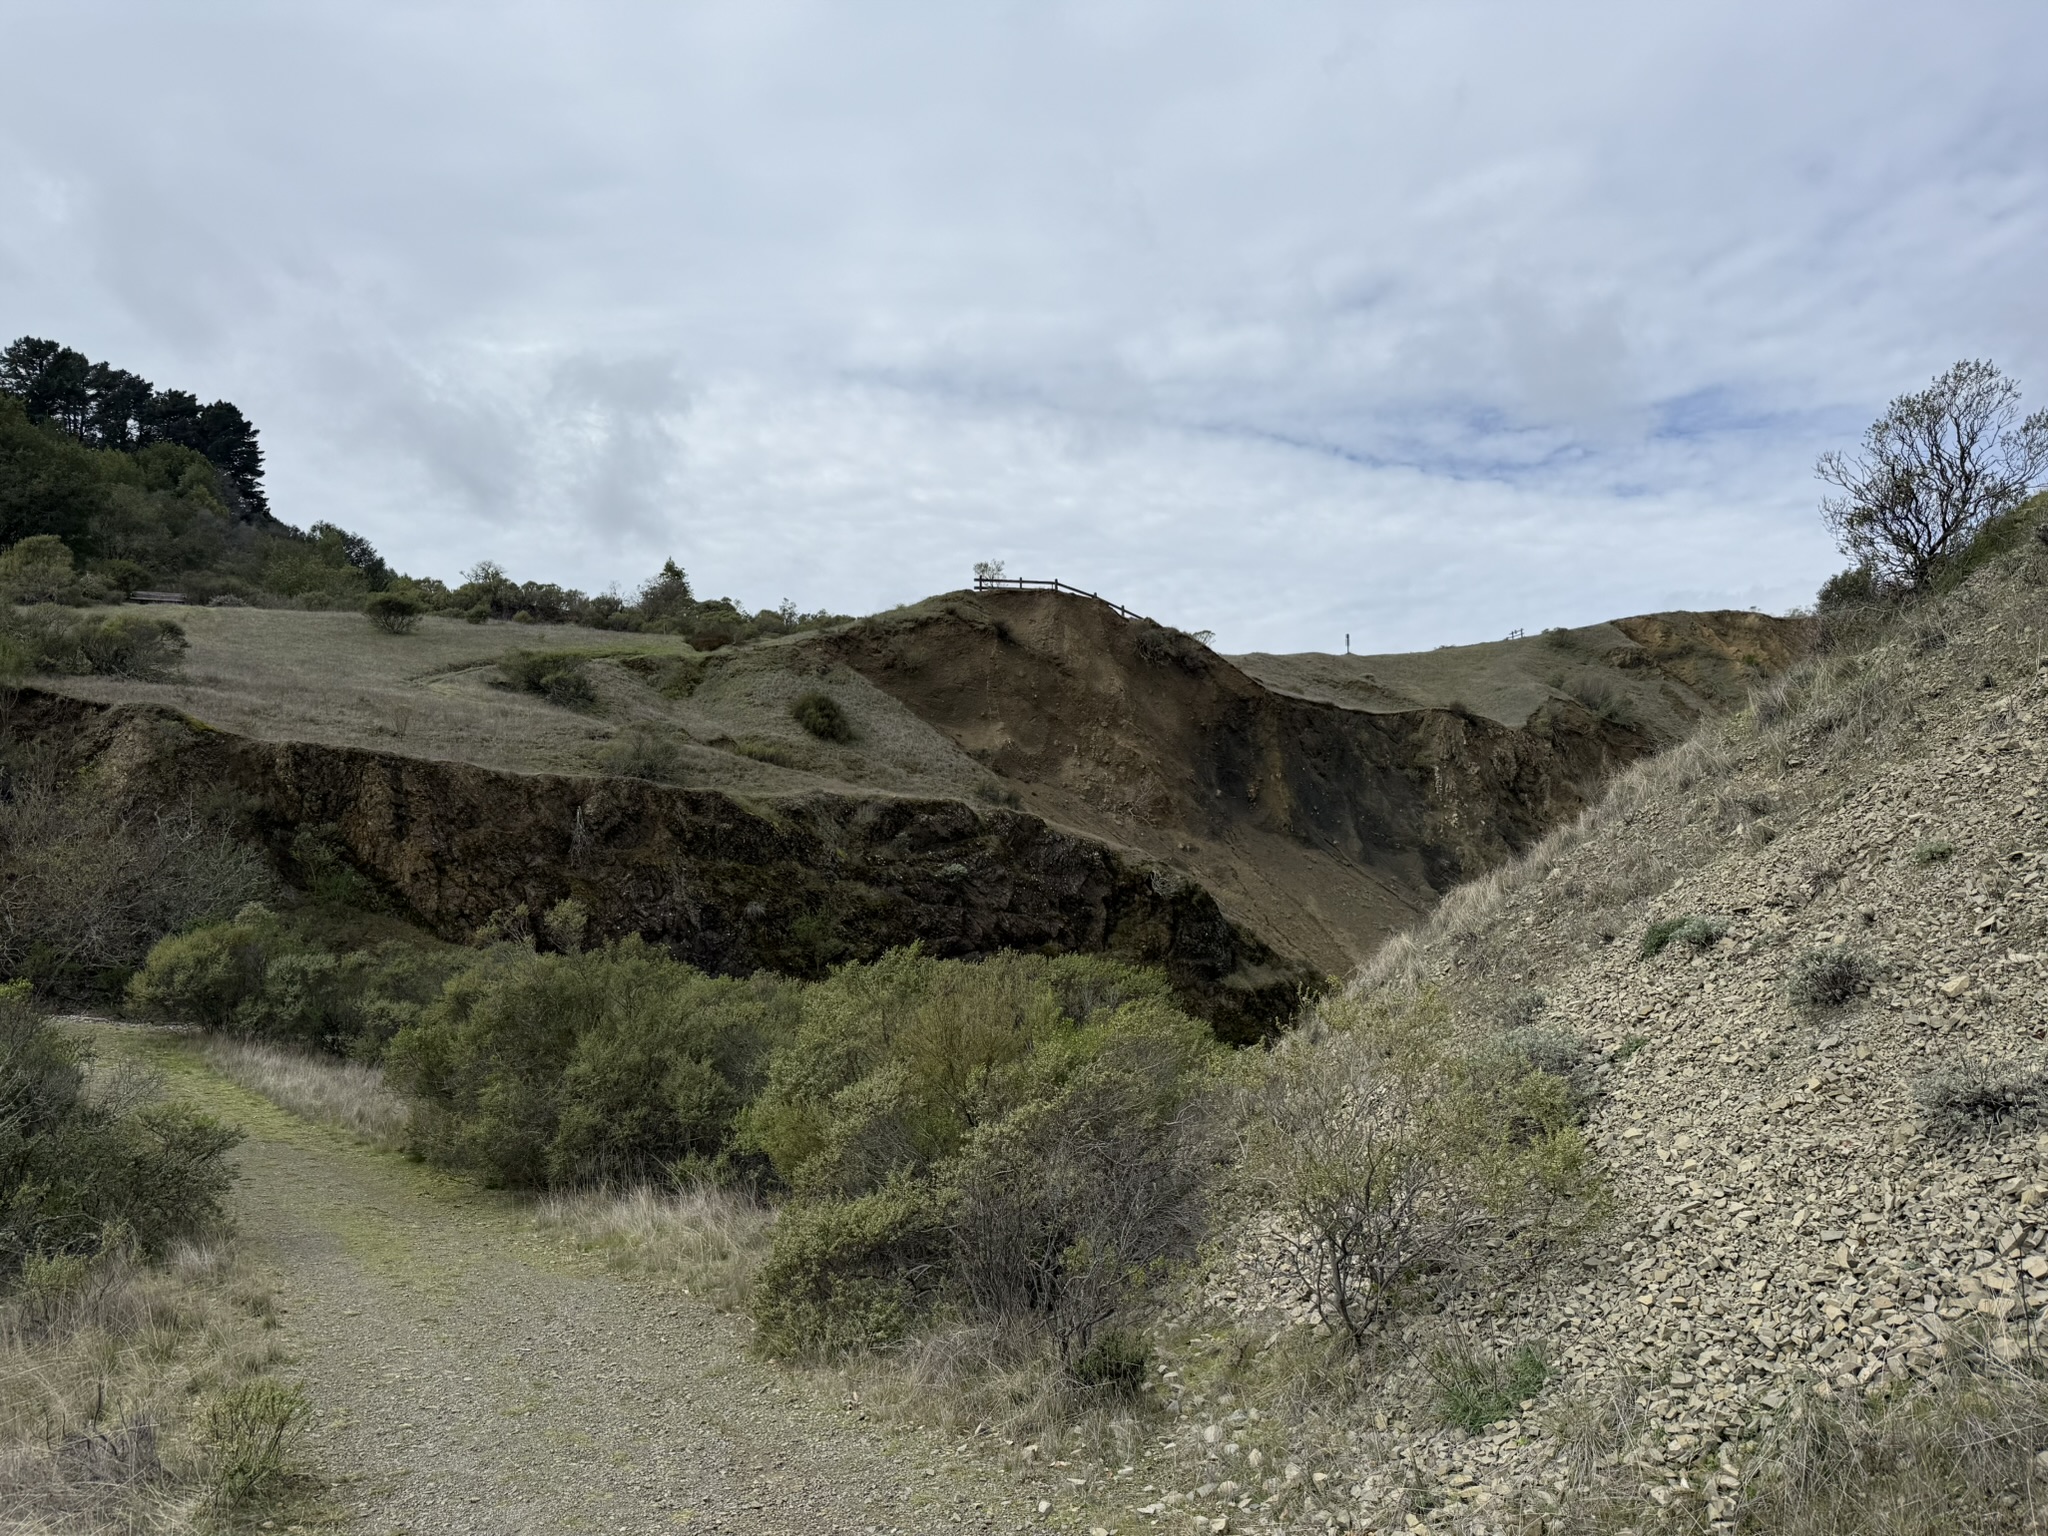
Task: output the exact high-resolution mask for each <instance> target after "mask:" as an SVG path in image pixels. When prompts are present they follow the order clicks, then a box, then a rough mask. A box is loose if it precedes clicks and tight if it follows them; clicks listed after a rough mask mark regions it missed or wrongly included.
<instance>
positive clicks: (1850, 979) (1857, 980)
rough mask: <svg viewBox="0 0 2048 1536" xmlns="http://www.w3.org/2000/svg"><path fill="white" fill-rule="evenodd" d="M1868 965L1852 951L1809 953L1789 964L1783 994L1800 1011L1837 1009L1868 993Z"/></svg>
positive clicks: (1869, 968) (1810, 950)
mask: <svg viewBox="0 0 2048 1536" xmlns="http://www.w3.org/2000/svg"><path fill="white" fill-rule="evenodd" d="M1874 979H1875V976H1874V972H1873V971H1872V968H1871V964H1870V962H1869V961H1868V960H1866V959H1865V958H1864V957H1863V956H1861V955H1859V954H1857V953H1855V952H1854V951H1853V950H1847V949H1839V948H1828V949H1809V950H1807V951H1806V952H1805V953H1803V954H1801V955H1800V956H1799V957H1798V958H1797V959H1795V960H1794V961H1793V962H1792V971H1791V974H1790V975H1789V976H1787V977H1786V981H1785V986H1786V991H1787V992H1788V993H1789V994H1790V996H1791V998H1792V1001H1793V1002H1794V1003H1796V1004H1798V1005H1799V1006H1800V1007H1802V1008H1839V1007H1841V1006H1842V1005H1843V1004H1844V1003H1847V1002H1851V1001H1853V1000H1854V999H1855V998H1856V997H1857V996H1859V995H1860V994H1862V993H1864V992H1867V991H1869V990H1870V984H1871V982H1872V981H1873V980H1874Z"/></svg>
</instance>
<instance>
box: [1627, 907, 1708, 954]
mask: <svg viewBox="0 0 2048 1536" xmlns="http://www.w3.org/2000/svg"><path fill="white" fill-rule="evenodd" d="M1727 931H1728V924H1727V923H1726V922H1725V921H1724V920H1722V919H1721V918H1718V917H1697V916H1691V917H1665V918H1659V919H1658V920H1657V921H1656V922H1654V923H1652V924H1650V926H1649V927H1648V928H1646V929H1644V930H1643V943H1642V950H1641V953H1642V957H1643V958H1644V959H1645V960H1649V959H1653V958H1654V957H1656V956H1658V955H1661V954H1662V953H1664V951H1665V949H1667V948H1668V947H1669V946H1670V945H1672V944H1686V945H1690V946H1691V947H1692V948H1694V949H1705V948H1706V947H1707V946H1708V945H1709V944H1713V943H1715V942H1717V941H1718V940H1719V939H1720V938H1721V936H1722V935H1723V934H1725V933H1726V932H1727Z"/></svg>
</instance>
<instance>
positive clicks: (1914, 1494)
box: [1521, 1338, 2048, 1536]
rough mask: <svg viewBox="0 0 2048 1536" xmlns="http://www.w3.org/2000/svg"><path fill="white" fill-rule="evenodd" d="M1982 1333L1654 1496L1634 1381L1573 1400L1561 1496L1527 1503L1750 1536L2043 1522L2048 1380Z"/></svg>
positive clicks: (1562, 1530) (1561, 1419)
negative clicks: (1909, 1375)
mask: <svg viewBox="0 0 2048 1536" xmlns="http://www.w3.org/2000/svg"><path fill="white" fill-rule="evenodd" d="M1982 1344H1983V1340H1981V1339H1969V1340H1965V1339H1962V1338H1958V1339H1955V1340H1952V1341H1951V1354H1950V1364H1949V1366H1948V1369H1947V1370H1946V1371H1945V1372H1944V1373H1943V1374H1942V1375H1940V1376H1938V1377H1936V1378H1935V1379H1934V1380H1932V1381H1930V1382H1926V1383H1920V1384H1915V1385H1913V1386H1911V1387H1909V1388H1906V1389H1903V1390H1899V1391H1895V1392H1892V1393H1889V1394H1885V1395H1882V1396H1879V1397H1876V1398H1873V1399H1868V1400H1864V1399H1847V1400H1845V1399H1842V1398H1831V1399H1823V1398H1820V1397H1815V1396H1806V1397H1803V1398H1802V1399H1801V1400H1800V1402H1799V1404H1798V1406H1797V1407H1796V1408H1795V1409H1794V1410H1793V1411H1792V1412H1791V1413H1790V1414H1789V1415H1788V1416H1787V1417H1786V1419H1785V1420H1784V1421H1783V1422H1781V1423H1780V1424H1779V1425H1778V1426H1777V1427H1776V1428H1774V1429H1773V1430H1772V1431H1771V1432H1770V1433H1769V1434H1767V1435H1766V1436H1765V1437H1764V1438H1762V1439H1761V1440H1759V1441H1757V1442H1755V1443H1753V1444H1745V1445H1744V1446H1742V1447H1741V1448H1740V1449H1738V1448H1736V1447H1734V1446H1724V1447H1723V1448H1722V1449H1721V1450H1720V1451H1719V1452H1717V1453H1715V1454H1713V1455H1712V1456H1711V1457H1704V1458H1702V1461H1701V1463H1700V1464H1699V1465H1698V1466H1697V1467H1694V1468H1692V1469H1691V1470H1690V1471H1689V1473H1688V1476H1687V1478H1686V1486H1685V1487H1684V1488H1682V1489H1677V1490H1674V1492H1675V1495H1676V1496H1675V1497H1673V1498H1672V1500H1671V1502H1670V1503H1669V1504H1667V1505H1665V1506H1662V1507H1658V1506H1654V1505H1651V1504H1649V1503H1648V1502H1647V1501H1646V1500H1645V1499H1644V1498H1643V1493H1642V1489H1641V1487H1640V1485H1639V1484H1638V1482H1637V1480H1636V1472H1637V1469H1636V1467H1635V1466H1634V1465H1633V1464H1632V1463H1633V1460H1634V1458H1633V1454H1632V1449H1633V1446H1634V1443H1635V1442H1636V1440H1637V1439H1638V1437H1639V1433H1640V1430H1641V1428H1642V1419H1641V1407H1640V1403H1639V1401H1638V1398H1637V1394H1636V1392H1635V1391H1634V1389H1633V1388H1631V1387H1629V1386H1627V1385H1623V1386H1619V1387H1617V1388H1615V1389H1614V1390H1613V1391H1612V1392H1611V1393H1610V1394H1608V1395H1607V1396H1604V1397H1602V1398H1600V1399H1597V1400H1585V1401H1579V1402H1575V1403H1572V1404H1569V1405H1566V1406H1565V1407H1564V1408H1562V1409H1560V1410H1559V1412H1558V1413H1557V1415H1556V1418H1555V1423H1554V1425H1553V1430H1554V1432H1555V1434H1556V1435H1557V1438H1558V1440H1559V1442H1560V1445H1561V1447H1562V1450H1563V1462H1564V1467H1565V1470H1566V1473H1567V1477H1568V1483H1567V1491H1566V1494H1565V1497H1564V1499H1563V1507H1562V1508H1561V1509H1559V1508H1556V1507H1555V1505H1554V1503H1552V1502H1551V1501H1548V1500H1543V1501H1541V1502H1540V1507H1536V1506H1532V1507H1530V1508H1526V1509H1524V1510H1523V1511H1521V1514H1522V1516H1523V1518H1524V1519H1527V1520H1531V1521H1537V1520H1540V1521H1541V1522H1542V1527H1541V1528H1542V1529H1544V1530H1546V1531H1549V1532H1553V1533H1556V1536H1649V1533H1651V1532H1660V1533H1661V1532H1684V1533H1694V1532H1697V1533H1702V1536H1704V1533H1706V1532H1709V1531H1733V1532H1740V1533H1754V1536H2008V1533H2009V1536H2022V1533H2034V1532H2038V1531H2040V1530H2041V1529H2042V1528H2043V1524H2044V1521H2048V1467H2044V1466H2043V1464H2042V1462H2041V1461H2040V1460H2039V1459H2038V1458H2039V1455H2040V1452H2041V1448H2042V1447H2043V1446H2044V1445H2048V1380H2044V1379H2043V1373H2042V1364H2041V1362H2038V1361H2034V1360H2025V1359H2022V1360H2018V1361H2002V1360H2001V1359H1999V1358H1998V1356H1997V1355H1996V1354H1995V1353H1994V1352H1992V1351H1991V1350H1989V1349H1986V1348H1983V1347H1981V1346H1982Z"/></svg>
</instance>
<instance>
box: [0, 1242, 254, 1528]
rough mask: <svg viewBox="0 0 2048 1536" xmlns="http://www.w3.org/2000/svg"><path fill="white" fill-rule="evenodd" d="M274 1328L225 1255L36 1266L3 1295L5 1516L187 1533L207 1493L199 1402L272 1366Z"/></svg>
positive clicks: (51, 1524)
mask: <svg viewBox="0 0 2048 1536" xmlns="http://www.w3.org/2000/svg"><path fill="white" fill-rule="evenodd" d="M272 1325H273V1319H272V1308H271V1300H270V1295H269V1292H268V1290H267V1288H265V1287H264V1286H263V1285H261V1284H260V1283H258V1282H257V1281H255V1280H254V1279H253V1278H252V1277H251V1276H249V1275H248V1274H246V1273H245V1272H244V1271H243V1270H242V1269H241V1267H240V1266H239V1264H238V1263H237V1261H236V1260H235V1258H234V1257H233V1255H232V1254H231V1253H230V1252H229V1251H228V1250H226V1249H225V1248H220V1247H197V1246H195V1247H187V1248H184V1249H181V1250H179V1251H178V1252H177V1253H175V1254H174V1255H173V1256H172V1258H171V1259H170V1261H169V1262H168V1263H166V1264H165V1265H163V1266H162V1267H160V1268H146V1267H143V1266H141V1265H139V1264H137V1263H135V1262H133V1261H132V1260H129V1259H127V1258H125V1257H122V1256H120V1255H111V1256H108V1257H105V1258H103V1259H101V1260H100V1261H99V1262H97V1263H95V1264H93V1265H92V1266H90V1267H85V1266H78V1265H64V1264H61V1263H60V1264H56V1265H47V1266H41V1267H39V1268H38V1269H37V1270H36V1271H35V1272H34V1273H32V1274H31V1275H30V1276H29V1277H28V1281H27V1283H26V1284H24V1285H23V1286H22V1287H21V1288H20V1289H18V1290H17V1291H16V1292H15V1293H14V1294H13V1295H12V1296H11V1297H9V1298H8V1300H7V1301H5V1302H4V1303H0V1511H4V1512H5V1514H4V1519H0V1524H4V1525H5V1528H6V1529H8V1530H10V1531H22V1532H44V1531H48V1532H53V1533H54V1532H59V1531H62V1532H67V1533H92V1536H102V1533H104V1536H114V1533H122V1536H127V1533H131V1532H133V1533H140V1532H144V1531H148V1532H165V1531H178V1530H185V1529H189V1528H191V1524H192V1522H193V1520H194V1519H195V1518H196V1517H197V1515H198V1513H199V1511H200V1510H201V1509H202V1508H203V1507H204V1506H205V1505H206V1504H208V1503H209V1502H210V1501H211V1499H212V1497H213V1493H214V1489H213V1487H212V1481H213V1472H214V1467H213V1465H212V1461H211V1459H210V1457H209V1456H208V1454H207V1451H206V1448H205V1447H204V1446H203V1444H202V1443H201V1440H200V1436H199V1425H200V1421H201V1419H202V1418H203V1406H204V1405H205V1404H206V1403H207V1402H209V1401H211V1400H213V1399H214V1398H217V1397H218V1396H219V1395H220V1394H222V1393H223V1392H226V1391H228V1390H230V1389H232V1388H233V1387H234V1386H235V1385H236V1384H238V1383H241V1382H245V1381H247V1380H249V1379H251V1378H253V1377H255V1376H256V1375H257V1374H258V1373H260V1372H262V1371H264V1370H266V1369H268V1368H269V1367H270V1366H272V1365H274V1364H275V1363H276V1362H277V1360H278V1358H279V1355H278V1351H277V1347H276V1345H275V1343H274V1340H273V1337H272V1335H271V1334H270V1333H269V1332H268V1329H269V1328H270V1327H271V1326H272Z"/></svg>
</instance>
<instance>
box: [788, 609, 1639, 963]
mask: <svg viewBox="0 0 2048 1536" xmlns="http://www.w3.org/2000/svg"><path fill="white" fill-rule="evenodd" d="M819 643H820V645H821V646H823V647H825V648H829V649H830V650H831V651H832V652H833V653H834V655H835V659H837V660H839V661H841V662H843V663H845V664H846V665H849V666H852V667H854V668H855V669H857V670H858V671H860V672H861V673H862V674H863V675H864V676H866V677H867V678H868V679H869V680H870V681H871V682H873V683H875V684H876V685H877V686H879V687H881V688H883V689H885V690H887V691H888V692H890V693H891V694H893V695H894V696H895V697H897V698H898V699H900V700H902V701H903V702H904V703H905V704H907V705H908V706H909V707H910V708H911V709H913V710H914V711H916V712H917V713H918V714H919V715H920V716H922V717H923V718H924V719H925V720H927V721H928V722H930V723H931V724H933V725H935V726H937V727H938V728H939V729H941V730H943V731H945V732H946V733H947V734H948V735H949V736H951V737H952V738H953V740H954V741H955V742H957V743H958V744H959V745H960V747H961V748H962V749H963V750H965V751H967V752H969V753H970V754H972V755H973V756H974V757H976V758H977V759H978V760H980V761H981V762H983V763H985V764H986V765H987V766H988V767H989V768H991V769H992V770H994V771H995V772H996V773H998V774H1000V775H1002V776H1003V777H1004V778H1005V779H1007V780H1008V781H1010V782H1011V783H1012V784H1014V785H1016V786H1017V788H1018V790H1019V792H1020V794H1021V795H1022V797H1023V799H1024V802H1025V804H1027V805H1028V806H1029V807H1030V808H1031V809H1033V810H1035V811H1038V812H1040V813H1041V814H1042V815H1044V816H1045V817H1046V818H1047V819H1048V820H1050V821H1053V822H1054V823H1056V824H1057V825H1060V826H1063V827H1069V828H1073V829H1075V830H1077V831H1079V832H1081V833H1083V834H1085V835H1090V836H1094V837H1099V838H1102V839H1104V840H1107V841H1112V842H1116V843H1119V844H1122V845H1123V846H1126V847H1131V848H1136V849H1141V850H1143V851H1144V853H1146V854H1147V855H1150V856H1151V857H1153V858H1156V859H1159V860H1162V861H1165V862H1168V863H1171V864H1173V865H1176V866H1178V867H1180V868H1182V869H1185V870H1187V871H1188V872H1189V873H1190V874H1191V875H1192V876H1193V877H1194V878H1196V879H1197V880H1199V881H1201V882H1202V883H1203V884H1204V885H1205V886H1207V887H1208V888H1209V889H1210V890H1212V891H1214V892H1215V893H1216V895H1217V897H1218V899H1219V900H1220V901H1221V902H1222V904H1223V907H1224V910H1225V911H1226V912H1228V913H1229V914H1230V915H1231V916H1232V917H1235V918H1237V919H1239V920H1241V921H1243V922H1244V923H1246V924H1247V925H1248V926H1250V927H1252V928H1254V929H1255V930H1257V931H1258V932H1260V933H1263V934H1265V935H1267V936H1269V937H1270V938H1272V939H1273V940H1274V942H1276V943H1279V944H1283V945H1284V946H1286V947H1287V948H1289V949H1291V950H1294V951H1295V952H1297V953H1300V954H1303V955H1305V956H1307V957H1308V958H1310V959H1311V960H1313V961H1314V962H1316V963H1317V964H1318V965H1319V966H1321V967H1322V968H1324V969H1325V970H1327V971H1330V972H1333V973H1341V972H1342V971H1344V970H1346V969H1348V968H1349V967H1350V966H1351V965H1353V964H1355V963H1357V962H1358V961H1360V960H1362V959H1364V958H1365V957H1366V956H1367V955H1368V954H1370V953H1371V951H1372V950H1373V948H1375V947H1376V946H1377V945H1378V944H1379V942H1380V941H1381V940H1382V939H1384V938H1386V937H1387V936H1388V935H1389V934H1390V933H1392V932H1394V931H1395V930H1397V929H1399V928H1401V927H1404V926H1406V925H1407V924H1408V923H1410V922H1412V921H1413V920H1414V919H1415V918H1416V917H1417V916H1418V915H1420V914H1421V913H1423V912H1426V911H1427V910H1428V908H1429V907H1430V906H1431V905H1433V904H1434V902H1435V901H1436V899H1437V897H1438V896H1439V895H1440V894H1441V893H1442V892H1444V891H1445V890H1448V889H1449V888H1450V887H1451V886H1453V885H1455V884H1457V883H1458V882H1459V881H1461V880H1465V879H1469V878H1471V877H1472V876H1474V875H1477V874H1481V873H1484V872H1485V871H1486V870H1488V869H1490V868H1492V867H1494V866H1495V865H1497V864H1499V863H1501V862H1503V861H1504V860H1506V859H1508V858H1510V857H1512V856H1513V855H1514V854H1516V853H1518V852H1520V851H1521V850H1522V849H1524V848H1526V847H1528V846H1529V845H1530V844H1531V843H1533V842H1534V841H1535V840H1536V839H1538V838H1539V837H1541V836H1542V835H1543V834H1544V833H1545V832H1547V831H1549V830H1550V829H1551V828H1552V827H1554V826H1556V825H1557V824H1558V823H1560V822H1561V821H1565V820H1568V819H1569V818H1570V817H1572V816H1574V815H1576V814H1577V813H1578V812H1579V811H1580V810H1581V809H1583V808H1584V807H1585V805H1586V804H1587V803H1588V801H1589V800H1590V798H1591V797H1592V796H1594V795H1596V794H1597V793H1598V792H1599V790H1600V788H1601V786H1602V785H1603V784H1604V783H1605V782H1606V780H1607V779H1608V778H1609V777H1610V776H1611V775H1612V774H1613V773H1614V772H1615V771H1616V770H1617V769H1619V768H1621V767H1624V766H1626V765H1627V764H1628V763H1630V762H1632V761H1634V760H1635V759H1637V758H1638V757H1641V756H1643V755H1645V754H1646V753H1649V752H1651V751H1654V750H1656V749H1657V748H1658V747H1659V746H1661V745H1663V744H1664V743H1663V742H1662V741H1660V740H1658V739H1656V738H1655V737H1653V736H1652V735H1650V734H1649V733H1647V732H1646V731H1643V730H1640V729H1635V728H1631V727H1630V726H1627V725H1624V724H1619V723H1616V722H1614V721H1612V720H1609V719H1604V718H1602V717H1601V716H1599V715H1597V714H1595V713H1593V712H1592V711H1590V710H1588V709H1587V708H1585V707H1583V706H1582V705H1580V704H1578V703H1576V702H1573V701H1570V700H1557V701H1553V702H1550V703H1546V704H1544V705H1543V706H1542V707H1541V708H1539V709H1538V710H1537V711H1536V712H1535V713H1534V714H1533V715H1532V716H1531V717H1530V718H1529V720H1528V721H1527V722H1526V723H1525V724H1523V725H1521V726H1519V727H1517V726H1511V725H1504V724H1502V723H1500V722H1499V721H1497V720H1492V719H1488V718H1485V717H1484V716H1481V715H1478V714H1475V713H1473V712H1472V711H1470V710H1465V709H1459V708H1451V709H1410V710H1403V711H1399V712H1368V711H1365V710H1359V709H1350V708H1342V707H1338V706H1336V705H1333V704H1329V703H1324V702H1318V701H1316V700H1313V699H1307V698H1300V697H1296V696H1294V695H1291V694H1286V693H1280V692H1276V691H1274V690H1273V689H1271V688H1268V687H1266V686H1265V685H1263V684H1262V683H1260V682H1258V681H1257V680H1256V679H1254V678H1252V677H1249V676H1248V675H1246V673H1245V672H1243V671H1242V670H1241V669H1240V668H1238V667H1237V666H1235V665H1233V664H1232V663H1231V662H1229V661H1228V660H1226V659H1225V658H1223V657H1221V656H1218V655H1217V654H1215V653H1214V652H1213V651H1210V650H1208V649H1207V648H1206V647H1204V646H1202V645H1200V644H1197V643H1196V642H1194V641H1193V640H1191V639H1190V638H1189V637H1187V636H1185V635H1181V634H1178V633H1176V632H1175V631H1172V630H1167V629H1162V628H1161V627H1159V626H1158V625H1155V624H1150V623H1147V622H1144V621H1137V622H1133V621H1129V620H1126V619H1124V618H1122V617H1120V616H1119V615H1118V614H1117V613H1116V612H1115V610H1113V609H1111V608H1109V607H1108V606H1107V605H1106V604H1103V603H1099V602H1094V601H1091V600H1089V599H1085V598H1077V597H1073V596H1062V595H1058V594H1054V593H1049V592H998V593H982V594H972V595H968V594H962V595H961V596H960V597H959V598H958V599H949V600H947V602H946V603H945V604H944V605H942V606H934V605H927V606H926V607H925V608H924V609H922V610H913V611H912V612H910V613H907V614H903V615H897V616H888V617H884V618H882V619H877V620H871V621H868V622H865V623H863V624H859V625H856V626H854V627H853V628H851V629H849V630H847V631H845V632H843V633H842V634H839V635H837V636H834V637H832V638H830V639H828V640H824V641H821V642H819Z"/></svg>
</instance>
